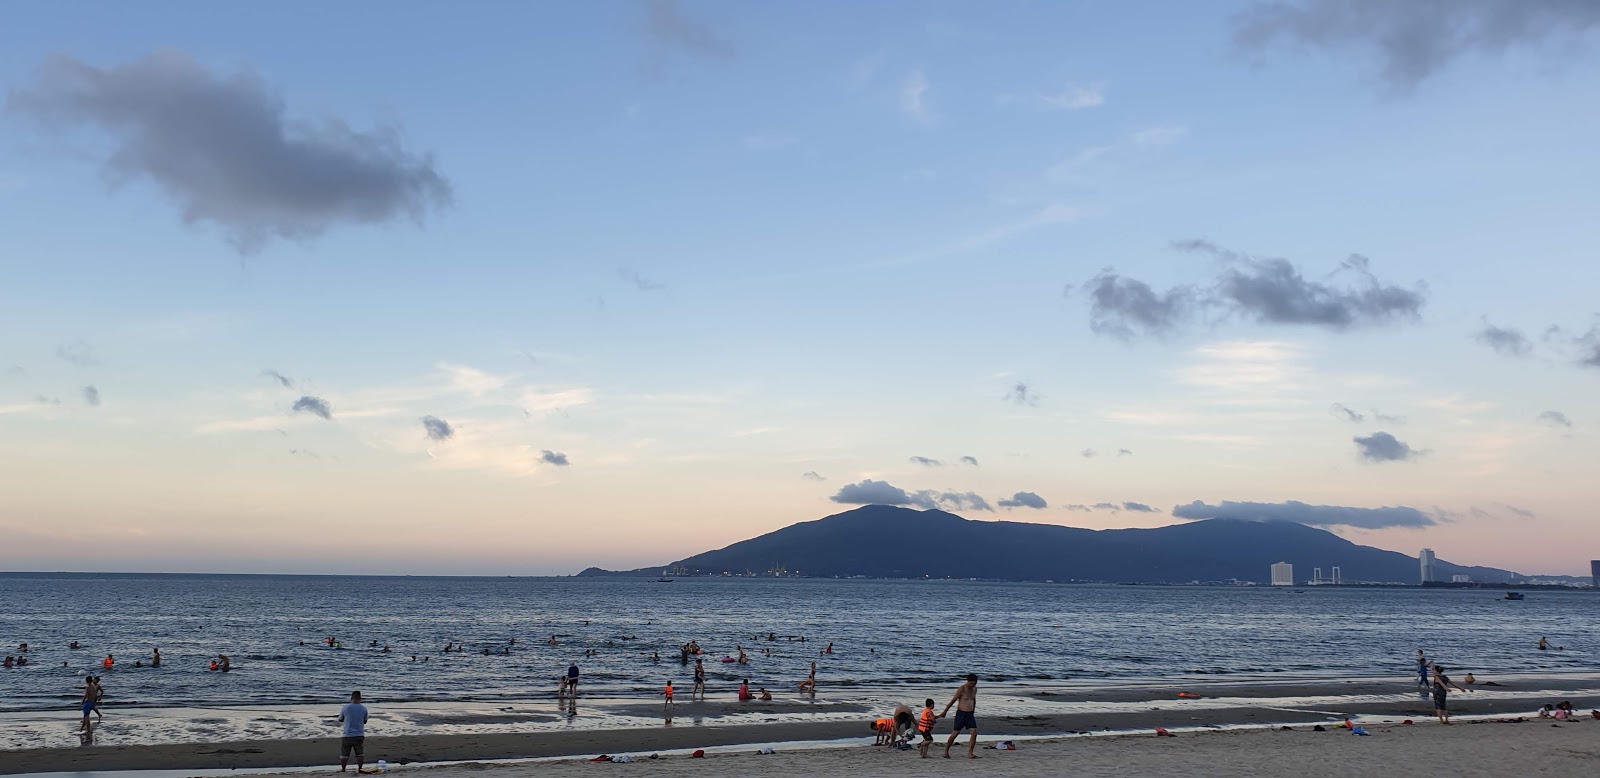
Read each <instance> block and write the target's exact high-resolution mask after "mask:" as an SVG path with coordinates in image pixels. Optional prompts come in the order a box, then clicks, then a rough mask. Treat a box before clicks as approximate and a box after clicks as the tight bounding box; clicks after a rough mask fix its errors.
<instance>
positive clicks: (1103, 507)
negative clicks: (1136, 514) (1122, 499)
mask: <svg viewBox="0 0 1600 778" xmlns="http://www.w3.org/2000/svg"><path fill="white" fill-rule="evenodd" d="M1089 507H1091V508H1093V509H1095V510H1097V511H1114V510H1120V508H1118V506H1117V504H1116V503H1114V502H1097V503H1095V504H1094V505H1091V506H1089Z"/></svg>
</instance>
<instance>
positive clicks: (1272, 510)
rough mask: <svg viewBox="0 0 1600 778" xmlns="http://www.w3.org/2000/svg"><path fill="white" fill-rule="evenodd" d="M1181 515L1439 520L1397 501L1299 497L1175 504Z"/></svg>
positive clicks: (1321, 521)
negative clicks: (1372, 503)
mask: <svg viewBox="0 0 1600 778" xmlns="http://www.w3.org/2000/svg"><path fill="white" fill-rule="evenodd" d="M1172 515H1174V516H1176V517H1178V518H1180V519H1245V520H1247V521H1290V522H1294V523H1296V524H1304V525H1306V526H1310V527H1333V526H1344V527H1357V528H1360V529H1384V528H1386V527H1429V526H1433V525H1434V524H1436V523H1438V522H1437V521H1436V520H1435V519H1434V517H1433V516H1430V515H1428V514H1426V513H1423V512H1422V511H1419V510H1417V509H1416V508H1410V507H1406V506H1404V505H1397V506H1393V507H1389V506H1385V507H1382V508H1347V507H1345V506H1342V505H1308V504H1306V503H1303V502H1300V501H1298V500H1289V501H1287V502H1234V501H1232V500H1223V501H1222V502H1221V503H1220V504H1218V505H1207V504H1206V503H1203V502H1201V501H1199V500H1195V501H1194V502H1191V503H1189V504H1188V505H1177V506H1174V507H1173V508H1172Z"/></svg>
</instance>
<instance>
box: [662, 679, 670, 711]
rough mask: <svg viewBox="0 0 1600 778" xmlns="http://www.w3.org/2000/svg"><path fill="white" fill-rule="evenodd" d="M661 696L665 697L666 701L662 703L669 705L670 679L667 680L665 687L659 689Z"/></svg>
mask: <svg viewBox="0 0 1600 778" xmlns="http://www.w3.org/2000/svg"><path fill="white" fill-rule="evenodd" d="M661 696H662V697H665V698H667V701H666V702H665V703H664V704H666V705H671V704H672V682H671V681H667V686H666V688H665V689H662V690H661Z"/></svg>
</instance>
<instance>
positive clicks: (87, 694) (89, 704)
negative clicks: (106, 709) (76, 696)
mask: <svg viewBox="0 0 1600 778" xmlns="http://www.w3.org/2000/svg"><path fill="white" fill-rule="evenodd" d="M99 698H100V679H98V678H96V677H94V676H92V675H91V676H89V678H88V679H87V680H85V681H84V682H83V704H82V705H80V706H79V709H80V710H82V711H83V721H82V723H80V724H78V731H79V732H83V733H92V732H93V731H94V729H93V726H92V725H91V724H90V723H89V714H90V713H93V712H94V706H95V701H96V700H98V699H99Z"/></svg>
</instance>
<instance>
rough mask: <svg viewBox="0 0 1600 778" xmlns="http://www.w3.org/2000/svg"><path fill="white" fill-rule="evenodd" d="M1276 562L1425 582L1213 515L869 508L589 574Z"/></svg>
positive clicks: (1158, 575)
mask: <svg viewBox="0 0 1600 778" xmlns="http://www.w3.org/2000/svg"><path fill="white" fill-rule="evenodd" d="M1274 562H1289V563H1291V564H1293V565H1294V574H1295V579H1296V580H1297V581H1304V580H1308V579H1310V578H1311V575H1312V569H1313V568H1316V567H1320V568H1322V572H1323V575H1327V576H1331V575H1332V572H1333V570H1332V568H1333V567H1334V566H1335V565H1337V566H1338V567H1339V568H1340V570H1341V573H1342V576H1343V580H1345V581H1349V582H1355V581H1377V582H1399V583H1417V577H1418V573H1419V569H1420V564H1419V562H1418V561H1417V558H1416V557H1413V556H1407V555H1405V554H1401V553H1398V552H1395V551H1385V550H1383V549H1379V548H1373V547H1371V546H1362V545H1358V544H1356V543H1352V542H1350V541H1348V540H1345V539H1344V538H1341V537H1339V536H1338V535H1335V534H1333V533H1331V532H1328V531H1326V530H1321V529H1316V528H1314V527H1307V526H1305V525H1303V524H1294V523H1290V522H1259V521H1245V520H1241V519H1226V518H1223V519H1207V520H1205V521H1196V522H1190V523H1185V524H1174V525H1171V526H1167V527H1157V528H1155V529H1108V530H1088V529H1079V528H1076V527H1062V526H1058V525H1054V524H1028V523H1024V522H1015V521H971V520H968V519H964V518H962V517H960V516H957V515H955V514H953V513H946V512H944V511H939V510H927V511H919V510H913V509H910V508H899V507H894V506H889V505H868V506H864V507H861V508H856V509H855V510H850V511H845V512H844V513H838V514H834V515H832V516H828V517H826V518H822V519H817V520H816V521H805V522H800V523H799V524H792V525H790V526H787V527H784V528H783V529H780V530H776V531H774V532H769V533H767V534H765V535H761V536H760V537H755V538H751V539H749V540H744V541H740V542H738V543H735V544H733V545H731V546H728V547H727V548H723V549H718V550H716V551H708V552H706V553H704V554H699V555H696V556H692V557H689V558H688V559H682V560H678V561H676V562H671V563H668V564H665V565H661V566H658V567H649V568H641V569H639V570H633V571H622V572H613V571H608V570H601V569H599V568H590V569H588V570H585V571H583V572H582V573H580V575H586V576H596V575H655V574H657V573H659V572H660V571H661V570H665V569H668V568H674V567H682V568H685V569H687V570H688V572H689V574H691V575H707V574H710V575H720V574H722V573H724V572H728V573H735V574H743V573H746V572H755V573H758V574H759V573H764V572H766V571H768V570H771V569H773V568H774V567H783V568H786V569H788V570H790V571H794V572H797V573H799V574H800V575H805V576H812V577H824V578H832V577H849V576H867V577H873V578H921V577H923V576H928V577H932V578H986V579H1001V580H1011V581H1045V580H1053V581H1111V582H1129V583H1187V582H1189V581H1222V580H1227V579H1230V578H1236V579H1239V580H1241V581H1256V582H1260V583H1266V582H1267V581H1268V580H1269V579H1270V577H1271V567H1272V564H1273V563H1274ZM1437 569H1438V573H1439V575H1440V576H1441V577H1443V578H1445V580H1448V577H1449V576H1451V575H1456V574H1466V575H1470V576H1472V580H1474V581H1483V582H1502V581H1507V580H1510V579H1512V578H1517V577H1519V576H1518V574H1516V573H1513V572H1510V571H1507V570H1498V569H1495V568H1492V567H1463V566H1460V565H1453V564H1450V563H1448V562H1445V561H1444V560H1438V566H1437Z"/></svg>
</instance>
